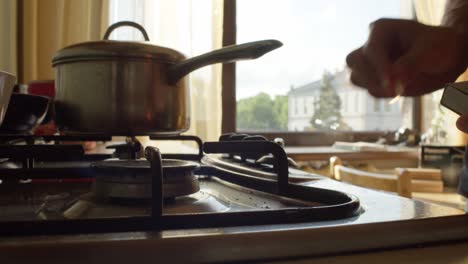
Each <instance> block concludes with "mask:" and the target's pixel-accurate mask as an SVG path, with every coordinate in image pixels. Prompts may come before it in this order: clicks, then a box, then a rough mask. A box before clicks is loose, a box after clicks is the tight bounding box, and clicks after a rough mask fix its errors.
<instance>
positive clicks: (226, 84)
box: [221, 0, 422, 146]
mask: <svg viewBox="0 0 468 264" xmlns="http://www.w3.org/2000/svg"><path fill="white" fill-rule="evenodd" d="M223 13H224V17H223V46H229V45H234V44H236V38H237V26H236V25H237V23H236V0H225V1H224V10H223ZM221 97H222V100H221V101H222V111H223V112H222V122H221V132H222V133H223V134H224V133H233V132H235V133H246V134H257V135H263V136H265V137H267V138H268V139H270V140H271V139H274V138H278V137H280V138H283V139H284V140H285V142H286V143H287V145H288V146H325V145H332V144H333V143H334V142H335V141H376V140H377V139H378V138H379V137H381V136H383V135H385V134H386V133H388V132H392V131H352V132H349V131H337V132H328V131H327V132H294V131H287V132H286V131H280V132H258V131H248V130H247V131H244V130H242V131H237V129H236V113H237V109H236V104H237V102H236V64H235V63H228V64H223V68H222V93H221ZM421 102H422V100H421V97H414V100H413V109H412V110H413V118H412V119H413V130H414V131H415V132H416V133H419V132H420V131H421V124H422V117H421Z"/></svg>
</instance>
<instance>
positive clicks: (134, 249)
mask: <svg viewBox="0 0 468 264" xmlns="http://www.w3.org/2000/svg"><path fill="white" fill-rule="evenodd" d="M309 184H310V186H315V187H321V188H329V189H339V190H342V191H346V192H348V193H351V194H359V199H360V200H361V201H362V204H363V206H364V208H363V210H365V212H364V213H363V214H361V215H359V216H356V217H352V218H349V219H343V220H332V221H325V222H311V223H300V224H281V225H264V226H242V227H225V228H208V229H190V230H170V231H163V232H156V231H155V232H127V233H107V234H82V235H74V236H73V235H56V236H48V237H44V236H31V237H5V238H0V261H1V262H2V263H30V262H32V261H33V260H37V259H41V260H42V261H44V262H48V263H73V262H77V263H102V260H105V261H106V262H108V263H128V262H131V261H135V260H136V259H138V262H139V263H153V262H154V260H158V261H159V262H162V263H187V262H219V261H233V262H236V261H246V260H262V261H271V260H279V259H285V258H293V259H300V258H305V257H308V258H310V257H318V256H324V255H342V254H350V253H353V254H354V253H358V252H369V250H378V249H392V248H404V247H410V248H411V247H414V246H415V245H420V244H421V243H424V244H427V243H440V242H446V243H447V242H451V241H459V240H465V241H468V224H467V223H468V216H467V215H465V214H463V212H462V211H459V210H456V209H453V208H448V207H442V206H437V205H433V204H426V203H422V202H419V201H413V200H410V199H405V198H400V197H397V196H394V195H391V194H386V193H382V192H378V193H379V195H378V197H379V198H378V199H376V196H375V195H376V191H373V190H368V189H363V188H360V187H357V186H352V185H349V184H344V183H340V182H336V181H333V180H330V179H322V180H315V181H312V182H310V183H308V185H309ZM376 219H380V220H379V221H378V222H375V220H376ZM25 252H27V254H25ZM46 252H47V253H46ZM467 252H468V250H467ZM352 256H353V255H352ZM332 263H333V262H332Z"/></svg>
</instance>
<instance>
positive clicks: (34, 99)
mask: <svg viewBox="0 0 468 264" xmlns="http://www.w3.org/2000/svg"><path fill="white" fill-rule="evenodd" d="M49 101H50V99H49V98H48V97H45V96H39V95H31V94H20V93H12V94H11V97H10V103H9V105H8V109H7V111H6V114H5V118H4V119H3V123H2V125H1V126H0V133H2V134H29V133H32V130H33V129H34V128H35V127H36V126H37V125H39V124H40V123H41V122H42V121H43V119H44V117H45V115H46V113H47V109H48V107H49Z"/></svg>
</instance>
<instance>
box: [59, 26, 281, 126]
mask: <svg viewBox="0 0 468 264" xmlns="http://www.w3.org/2000/svg"><path fill="white" fill-rule="evenodd" d="M120 26H132V27H135V28H137V29H139V30H140V31H141V32H142V34H143V35H144V36H145V39H146V40H147V41H148V40H149V38H148V35H147V33H146V31H145V30H144V28H143V27H141V26H140V25H138V24H136V23H133V22H128V21H123V22H119V23H116V24H114V25H112V26H110V27H109V28H108V29H107V31H106V34H105V35H104V40H102V41H94V42H85V43H80V44H76V45H72V46H68V47H66V48H64V49H62V50H59V51H58V52H57V54H56V55H55V57H54V58H53V61H52V63H53V66H54V67H55V70H56V71H55V72H56V75H55V77H56V79H55V85H56V89H57V91H56V106H55V107H56V123H57V124H58V126H59V129H61V130H62V131H66V132H67V131H68V132H74V133H105V134H113V135H145V134H167V135H174V134H179V133H181V132H184V131H186V130H188V129H189V127H190V97H189V96H190V92H189V85H188V79H187V78H186V77H185V76H186V75H187V74H188V73H190V72H191V71H194V70H196V69H198V68H201V67H203V66H206V65H210V64H214V63H220V62H221V63H227V62H233V61H238V60H245V59H255V58H258V57H260V56H262V55H263V54H265V53H267V52H269V51H271V50H274V49H276V48H278V47H280V46H282V43H281V42H279V41H277V40H263V41H257V42H251V43H246V44H241V45H234V46H229V47H225V48H222V49H219V50H215V51H212V52H209V53H206V54H203V55H200V56H197V57H194V58H191V59H186V58H185V56H184V55H183V54H182V53H180V52H178V51H176V50H173V49H169V48H165V47H160V46H154V45H150V44H147V43H142V42H124V41H112V40H108V37H109V35H110V33H111V32H112V31H113V30H114V29H115V28H117V27H120ZM206 89H209V87H206Z"/></svg>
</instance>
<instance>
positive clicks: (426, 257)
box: [269, 241, 468, 264]
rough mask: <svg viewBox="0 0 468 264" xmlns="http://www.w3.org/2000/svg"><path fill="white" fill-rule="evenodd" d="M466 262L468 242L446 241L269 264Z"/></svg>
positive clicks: (429, 263)
mask: <svg viewBox="0 0 468 264" xmlns="http://www.w3.org/2000/svg"><path fill="white" fill-rule="evenodd" d="M467 262H468V242H466V241H465V242H458V243H448V244H445V245H432V246H425V247H423V246H421V247H414V248H406V249H397V250H380V251H372V252H367V253H361V254H343V255H340V256H327V257H316V258H307V259H296V260H287V261H272V262H269V263H271V264H305V263H307V264H322V263H329V264H341V263H343V264H345V263H346V264H361V263H380V264H394V263H399V264H418V263H424V264H440V263H450V264H461V263H467Z"/></svg>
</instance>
